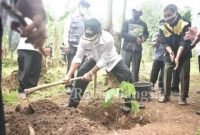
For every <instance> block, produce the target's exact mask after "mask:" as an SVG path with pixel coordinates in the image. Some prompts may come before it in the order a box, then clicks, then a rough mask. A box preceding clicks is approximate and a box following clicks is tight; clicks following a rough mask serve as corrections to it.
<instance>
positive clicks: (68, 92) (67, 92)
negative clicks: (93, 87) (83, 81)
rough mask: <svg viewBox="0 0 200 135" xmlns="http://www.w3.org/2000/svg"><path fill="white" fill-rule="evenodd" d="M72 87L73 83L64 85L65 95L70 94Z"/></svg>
mask: <svg viewBox="0 0 200 135" xmlns="http://www.w3.org/2000/svg"><path fill="white" fill-rule="evenodd" d="M72 89H73V85H66V86H65V91H66V94H67V95H71V93H72Z"/></svg>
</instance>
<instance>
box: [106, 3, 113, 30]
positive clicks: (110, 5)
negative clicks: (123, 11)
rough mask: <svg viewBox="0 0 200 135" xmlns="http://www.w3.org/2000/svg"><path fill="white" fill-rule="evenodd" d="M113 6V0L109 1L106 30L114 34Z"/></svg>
mask: <svg viewBox="0 0 200 135" xmlns="http://www.w3.org/2000/svg"><path fill="white" fill-rule="evenodd" d="M112 6H113V0H107V18H106V26H105V30H106V31H108V32H111V33H112Z"/></svg>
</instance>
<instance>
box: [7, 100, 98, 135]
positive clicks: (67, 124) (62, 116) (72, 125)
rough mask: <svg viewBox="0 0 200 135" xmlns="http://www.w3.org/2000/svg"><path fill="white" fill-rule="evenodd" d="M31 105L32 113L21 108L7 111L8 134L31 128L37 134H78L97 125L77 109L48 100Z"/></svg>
mask: <svg viewBox="0 0 200 135" xmlns="http://www.w3.org/2000/svg"><path fill="white" fill-rule="evenodd" d="M32 106H33V108H34V110H35V113H34V114H26V113H24V111H23V110H22V111H20V112H14V111H13V112H12V111H10V112H9V113H7V115H6V125H7V134H8V135H27V134H29V133H30V132H31V131H32V130H33V131H32V132H35V133H36V134H39V135H47V134H49V135H50V134H56V135H63V134H70V135H79V134H89V133H93V131H92V130H91V129H92V128H91V126H95V127H98V126H97V125H96V124H95V123H94V124H92V125H91V124H90V123H91V122H90V120H88V119H84V117H83V116H84V115H83V112H82V111H81V110H79V109H64V108H61V107H59V106H57V105H56V104H55V103H53V102H51V101H48V100H42V101H38V102H35V103H32Z"/></svg>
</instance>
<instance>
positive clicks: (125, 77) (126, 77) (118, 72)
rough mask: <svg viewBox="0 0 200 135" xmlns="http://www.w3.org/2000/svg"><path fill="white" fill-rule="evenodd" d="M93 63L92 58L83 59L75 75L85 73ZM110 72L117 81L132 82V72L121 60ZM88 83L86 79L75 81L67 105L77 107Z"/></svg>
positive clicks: (94, 63)
mask: <svg viewBox="0 0 200 135" xmlns="http://www.w3.org/2000/svg"><path fill="white" fill-rule="evenodd" d="M95 65H96V62H95V61H94V60H93V59H92V58H90V59H89V60H87V61H85V62H84V63H83V64H82V65H81V67H80V68H79V71H78V74H77V76H83V75H84V74H85V73H87V72H88V71H90V70H91V69H92V68H93V67H94V66H95ZM110 72H111V73H112V74H114V75H115V76H116V78H117V80H118V81H119V82H122V81H128V82H132V73H131V71H130V70H129V68H128V67H127V65H126V64H125V63H124V61H123V60H121V61H119V62H118V64H117V65H116V66H115V67H114V68H113V69H112V70H111V71H110ZM88 84H89V82H88V81H83V80H77V81H76V82H75V85H74V88H73V90H72V94H71V97H70V99H69V107H77V106H78V105H79V102H80V100H81V97H82V96H83V94H84V92H85V89H86V88H87V85H88Z"/></svg>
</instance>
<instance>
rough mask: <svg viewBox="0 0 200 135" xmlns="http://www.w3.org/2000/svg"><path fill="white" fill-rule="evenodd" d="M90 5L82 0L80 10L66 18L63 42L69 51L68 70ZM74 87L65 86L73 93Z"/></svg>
mask: <svg viewBox="0 0 200 135" xmlns="http://www.w3.org/2000/svg"><path fill="white" fill-rule="evenodd" d="M89 7H90V3H89V2H88V1H87V0H80V2H79V5H78V10H77V11H76V12H75V13H73V14H72V15H71V16H70V18H68V19H67V20H66V23H65V28H64V41H63V43H64V46H65V50H66V53H67V62H68V64H67V71H69V68H70V66H71V62H72V59H73V58H74V56H75V54H76V51H77V47H78V45H79V40H80V37H81V36H82V35H83V30H84V22H85V21H86V20H87V17H88V16H87V12H88V8H89ZM73 76H74V75H73ZM72 87H73V86H72V84H70V85H66V86H65V88H66V93H67V94H71V89H72Z"/></svg>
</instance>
